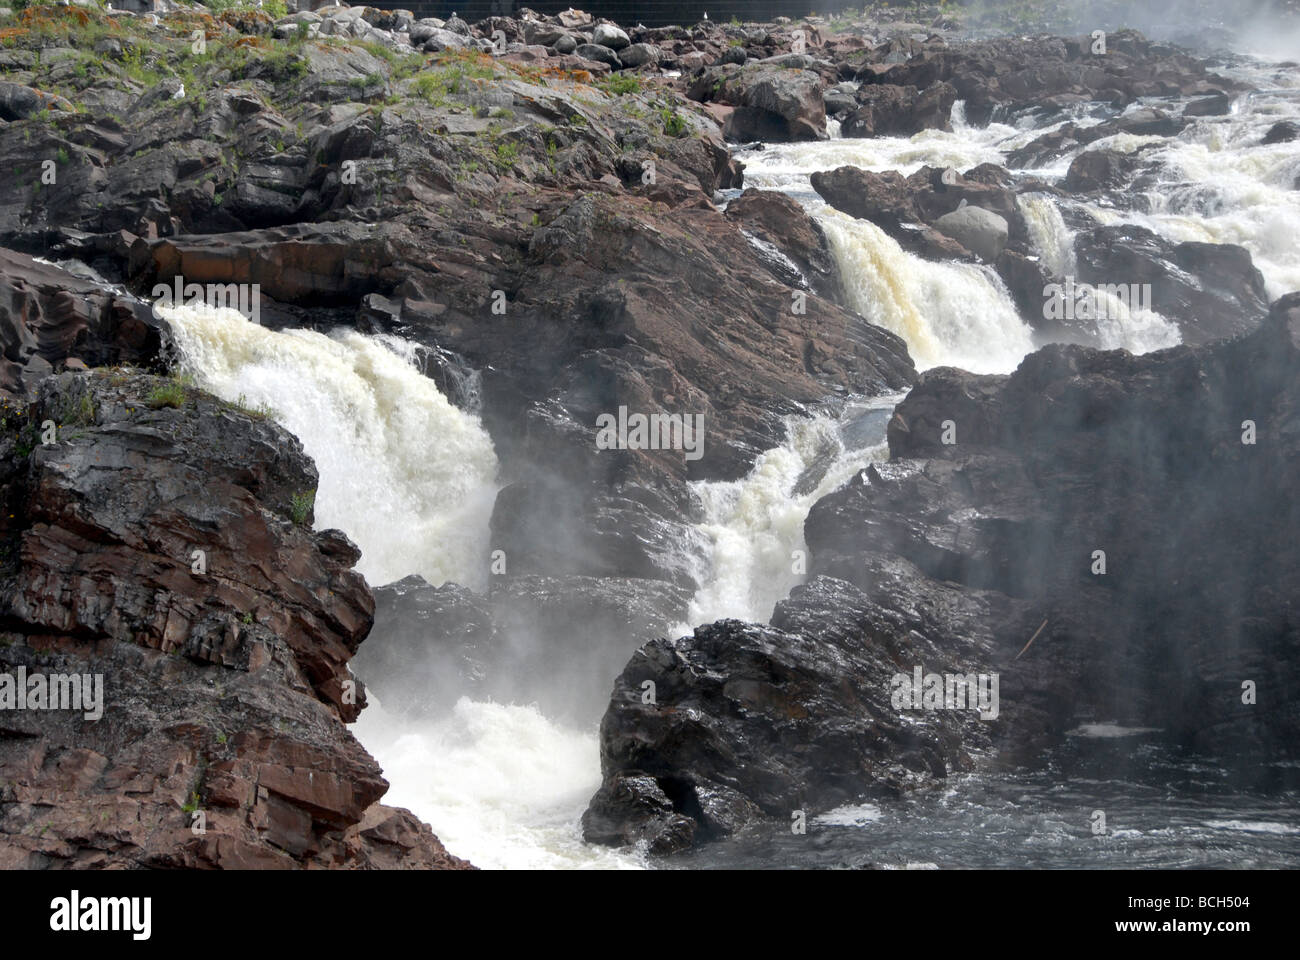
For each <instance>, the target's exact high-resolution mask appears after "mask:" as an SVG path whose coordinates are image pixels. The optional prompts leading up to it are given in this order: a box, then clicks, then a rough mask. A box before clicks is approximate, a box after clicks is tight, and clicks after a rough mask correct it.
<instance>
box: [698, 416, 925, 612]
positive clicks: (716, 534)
mask: <svg viewBox="0 0 1300 960" xmlns="http://www.w3.org/2000/svg"><path fill="white" fill-rule="evenodd" d="M900 399H902V397H901V395H899V396H889V397H877V398H873V399H871V400H861V399H859V400H856V401H854V402H853V403H851V404H848V405H846V409H845V410H843V411H842V412H840V413H839V414H838V415H832V414H831V413H828V412H821V413H818V414H816V415H814V416H812V417H791V418H789V419H788V420H787V421H786V438H785V441H784V442H783V443H782V444H781V445H780V446H778V447H774V448H772V449H771V450H768V451H766V452H765V453H763V454H762V455H760V456H759V458H758V460H757V461H755V463H754V466H753V468H752V469H751V470H750V472H749V473H748V474H747V475H746V476H745V477H743V478H742V479H740V480H732V481H701V482H699V483H695V484H692V489H693V490H694V492H695V494H696V495H697V496H698V497H699V498H700V502H701V503H702V504H703V507H704V514H705V519H704V520H703V521H701V523H700V524H699V525H698V527H697V529H699V530H700V532H701V533H703V534H704V535H705V536H706V537H708V538H709V540H710V541H711V542H712V544H713V553H712V570H711V572H710V574H709V575H708V577H707V578H706V579H705V582H704V584H703V585H702V586H701V587H700V589H699V590H698V591H697V592H696V594H695V596H694V597H693V598H692V600H691V603H690V607H689V610H688V617H689V622H688V623H684V624H680V625H679V626H678V631H679V632H681V633H689V632H690V630H691V629H692V626H693V625H694V624H699V623H711V622H713V621H714V620H719V619H722V618H724V617H734V618H736V619H740V620H751V621H756V622H759V623H766V622H767V621H768V620H769V619H770V618H771V616H772V608H773V607H774V606H775V605H776V604H777V602H778V601H780V600H784V599H785V598H786V596H787V595H788V594H789V592H790V590H791V589H792V588H793V587H794V586H796V585H797V584H799V583H801V582H803V580H804V579H805V573H804V571H805V569H806V562H807V552H808V551H807V546H806V544H805V543H804V538H803V524H804V520H805V519H806V518H807V516H808V511H809V510H811V509H812V506H813V504H815V503H816V502H817V501H818V500H820V499H821V498H822V497H824V496H826V495H827V494H828V493H831V492H832V491H834V490H836V489H838V488H839V487H840V486H842V485H843V484H844V483H845V482H847V481H848V480H849V479H850V478H852V477H853V475H854V474H855V473H857V472H858V471H859V470H861V469H862V468H863V467H864V466H866V465H867V464H868V463H870V462H871V461H873V460H884V459H886V458H887V457H888V453H889V451H888V448H887V447H886V446H885V443H884V439H885V423H886V422H887V420H888V417H889V414H890V412H891V411H892V410H893V408H894V405H895V404H896V403H897V402H898V401H899V400H900Z"/></svg>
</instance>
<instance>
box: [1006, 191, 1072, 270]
mask: <svg viewBox="0 0 1300 960" xmlns="http://www.w3.org/2000/svg"><path fill="white" fill-rule="evenodd" d="M1016 206H1017V207H1019V209H1020V215H1021V216H1022V217H1024V218H1025V225H1026V226H1027V227H1028V228H1029V242H1030V243H1032V244H1033V247H1034V252H1035V253H1037V254H1038V256H1039V257H1040V258H1041V260H1042V262H1043V266H1044V267H1046V268H1047V272H1048V273H1049V274H1050V275H1051V276H1053V277H1072V276H1074V275H1075V259H1074V236H1073V235H1072V234H1071V233H1070V229H1069V227H1067V226H1066V225H1065V218H1064V217H1062V216H1061V208H1060V207H1058V206H1057V205H1056V204H1055V202H1053V200H1052V198H1051V197H1049V196H1047V195H1046V194H1044V193H1022V194H1020V195H1019V196H1018V197H1016Z"/></svg>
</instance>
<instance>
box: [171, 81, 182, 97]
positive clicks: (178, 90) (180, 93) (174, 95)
mask: <svg viewBox="0 0 1300 960" xmlns="http://www.w3.org/2000/svg"><path fill="white" fill-rule="evenodd" d="M172 99H173V100H184V99H185V84H183V83H182V84H181V85H180V86H179V87H177V88H176V92H175V93H173V94H172Z"/></svg>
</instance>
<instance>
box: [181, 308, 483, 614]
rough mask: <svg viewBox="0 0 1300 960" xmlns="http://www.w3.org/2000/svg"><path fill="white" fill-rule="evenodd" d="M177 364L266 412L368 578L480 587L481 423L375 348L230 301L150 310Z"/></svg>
mask: <svg viewBox="0 0 1300 960" xmlns="http://www.w3.org/2000/svg"><path fill="white" fill-rule="evenodd" d="M159 313H160V314H161V315H162V316H163V317H165V318H166V319H167V321H168V322H169V323H170V324H171V327H172V330H173V331H174V333H175V336H176V340H177V343H178V345H179V346H180V349H181V353H182V355H183V358H184V360H183V364H182V365H183V368H184V369H185V370H186V371H187V372H190V373H192V374H193V375H194V377H195V379H196V380H197V382H198V383H199V385H200V386H201V387H203V388H204V389H206V390H209V391H211V392H212V393H215V394H216V395H217V396H219V397H221V398H222V399H224V400H230V401H235V400H238V399H239V398H240V397H243V398H244V400H245V401H246V402H247V403H249V404H253V405H260V404H265V405H267V406H269V407H271V408H272V409H273V410H274V411H275V418H276V420H277V421H279V423H280V424H281V425H283V426H284V427H285V428H287V429H288V430H289V431H290V432H291V433H293V434H294V435H295V436H297V437H298V439H299V440H301V441H302V445H303V447H304V449H305V450H306V451H307V453H308V454H309V455H310V456H311V457H312V459H313V460H315V461H316V467H317V470H318V471H319V472H320V486H319V489H318V490H317V491H316V525H317V527H319V528H322V529H324V528H328V527H337V528H339V529H341V530H342V531H343V532H344V533H346V534H347V535H348V536H349V537H351V538H352V540H353V541H355V542H356V544H357V545H358V546H359V547H360V548H361V562H360V563H358V564H357V569H358V570H360V571H361V573H362V574H363V575H364V576H365V577H366V579H367V580H368V581H369V582H371V583H373V584H381V583H389V582H391V581H393V580H398V579H400V578H401V577H403V576H406V575H408V574H411V573H418V574H420V575H421V576H422V577H424V578H425V579H426V580H428V581H429V582H430V583H432V584H434V585H435V586H436V585H439V584H442V583H444V582H446V581H448V580H455V581H456V582H458V583H462V584H465V585H468V586H471V587H478V588H482V586H483V585H484V584H485V583H486V580H487V575H486V563H487V536H488V521H489V519H490V517H491V511H492V504H493V500H494V498H495V494H496V486H495V480H496V469H497V460H496V454H495V452H494V451H493V448H492V441H491V439H490V438H489V437H488V435H487V433H486V432H485V431H484V430H483V427H482V426H481V425H480V424H479V422H478V419H477V418H475V417H473V416H471V415H469V414H467V413H464V412H463V411H461V410H459V409H457V408H456V407H454V406H453V405H452V404H451V403H449V402H448V401H447V399H446V398H445V397H444V396H443V395H442V394H441V393H439V392H438V388H437V386H436V385H435V384H434V382H433V381H432V380H430V379H429V378H428V377H425V376H423V375H422V374H420V373H419V371H417V370H416V369H415V367H414V366H413V365H412V363H411V356H412V354H407V355H406V356H399V355H398V354H397V353H395V352H394V351H393V350H391V349H389V348H388V347H386V346H385V345H384V344H383V343H382V342H380V341H377V340H375V339H373V338H371V337H367V336H364V335H362V334H360V333H357V332H356V331H354V330H346V329H340V330H336V331H335V332H334V333H333V334H332V335H331V336H325V335H324V334H321V333H316V332H315V331H311V330H286V331H283V332H276V331H272V330H268V329H267V328H265V327H262V326H260V325H258V324H256V323H252V322H250V321H248V320H246V319H245V318H244V317H243V316H241V315H240V314H239V313H238V312H237V311H235V310H230V309H226V308H222V309H212V308H207V307H202V306H198V307H189V306H185V307H173V308H159Z"/></svg>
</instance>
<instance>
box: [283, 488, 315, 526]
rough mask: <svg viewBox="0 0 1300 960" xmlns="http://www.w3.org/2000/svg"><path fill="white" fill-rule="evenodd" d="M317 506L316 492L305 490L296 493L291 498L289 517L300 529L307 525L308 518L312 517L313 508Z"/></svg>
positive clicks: (313, 489)
mask: <svg viewBox="0 0 1300 960" xmlns="http://www.w3.org/2000/svg"><path fill="white" fill-rule="evenodd" d="M315 505H316V490H315V488H314V487H313V488H312V489H311V490H304V491H301V492H299V493H295V494H294V495H293V496H292V497H290V498H289V516H290V517H292V518H293V522H294V523H295V524H297V525H298V526H300V527H305V526H306V525H307V518H308V517H310V516H311V511H312V508H313V507H314V506H315Z"/></svg>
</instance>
